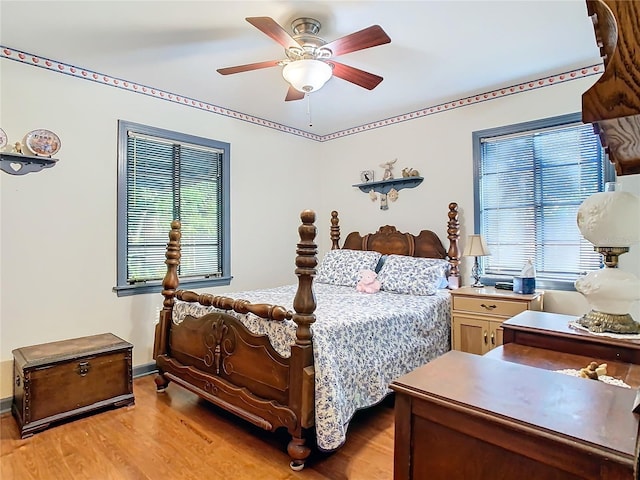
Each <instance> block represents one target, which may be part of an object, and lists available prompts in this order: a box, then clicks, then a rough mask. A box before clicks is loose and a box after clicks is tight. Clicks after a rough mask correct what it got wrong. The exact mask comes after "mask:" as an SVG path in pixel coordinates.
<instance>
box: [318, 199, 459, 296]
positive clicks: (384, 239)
mask: <svg viewBox="0 0 640 480" xmlns="http://www.w3.org/2000/svg"><path fill="white" fill-rule="evenodd" d="M447 216H448V221H447V238H448V239H449V248H448V249H445V247H444V245H443V244H442V241H441V240H440V238H438V236H437V235H436V234H435V233H434V232H432V231H431V230H422V231H421V232H420V233H419V234H418V235H413V234H411V233H403V232H399V231H398V230H397V229H396V227H393V226H391V225H385V226H383V227H380V228H379V229H378V231H377V232H375V233H368V234H366V235H364V236H363V235H360V233H359V232H351V233H349V234H348V235H347V237H346V238H345V240H344V244H343V245H342V247H340V226H339V219H338V212H336V211H333V212H331V249H332V250H335V249H339V248H345V249H349V250H373V251H376V252H380V253H382V254H384V255H390V254H396V255H409V256H412V257H426V258H443V259H446V260H449V263H450V264H451V269H450V272H449V277H450V278H456V279H457V278H458V277H459V275H460V273H459V269H458V265H459V264H460V260H459V258H458V256H459V249H458V239H459V238H460V223H459V221H458V204H457V203H454V202H452V203H450V204H449V211H448V214H447ZM450 285H451V286H452V287H454V286H455V285H456V281H455V280H454V281H453V282H450Z"/></svg>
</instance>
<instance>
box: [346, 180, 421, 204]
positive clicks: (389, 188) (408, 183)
mask: <svg viewBox="0 0 640 480" xmlns="http://www.w3.org/2000/svg"><path fill="white" fill-rule="evenodd" d="M423 180H424V178H422V177H403V178H392V179H389V180H379V181H377V182H363V183H357V184H355V185H352V186H353V187H357V188H359V189H360V191H361V192H364V193H368V194H369V197H370V198H371V200H372V201H375V200H376V193H379V194H380V210H388V209H389V203H388V202H387V197H389V198H388V199H389V200H391V201H392V202H395V201H396V200H397V199H398V195H399V194H398V191H399V190H402V189H403V188H415V187H417V186H418V185H420V184H421V183H422V181H423Z"/></svg>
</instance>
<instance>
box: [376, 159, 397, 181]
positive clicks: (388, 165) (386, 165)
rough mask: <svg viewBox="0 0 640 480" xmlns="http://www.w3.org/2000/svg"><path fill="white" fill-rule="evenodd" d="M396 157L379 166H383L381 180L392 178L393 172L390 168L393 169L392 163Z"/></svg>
mask: <svg viewBox="0 0 640 480" xmlns="http://www.w3.org/2000/svg"><path fill="white" fill-rule="evenodd" d="M397 161H398V159H397V158H396V159H395V160H391V161H390V162H385V163H383V164H381V165H380V166H381V167H382V168H384V173H383V174H382V180H391V179H392V178H393V173H391V170H392V169H393V164H394V163H396V162H397Z"/></svg>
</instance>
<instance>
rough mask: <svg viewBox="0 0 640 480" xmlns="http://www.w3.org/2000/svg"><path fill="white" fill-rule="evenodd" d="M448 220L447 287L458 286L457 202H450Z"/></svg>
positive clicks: (458, 235)
mask: <svg viewBox="0 0 640 480" xmlns="http://www.w3.org/2000/svg"><path fill="white" fill-rule="evenodd" d="M448 216H449V221H448V222H447V238H448V239H449V250H448V251H447V256H448V257H449V263H450V264H451V270H450V271H449V288H458V287H460V270H459V269H458V265H460V257H459V255H460V250H459V248H458V239H459V238H460V222H459V221H458V204H457V203H455V202H451V203H450V204H449V213H448Z"/></svg>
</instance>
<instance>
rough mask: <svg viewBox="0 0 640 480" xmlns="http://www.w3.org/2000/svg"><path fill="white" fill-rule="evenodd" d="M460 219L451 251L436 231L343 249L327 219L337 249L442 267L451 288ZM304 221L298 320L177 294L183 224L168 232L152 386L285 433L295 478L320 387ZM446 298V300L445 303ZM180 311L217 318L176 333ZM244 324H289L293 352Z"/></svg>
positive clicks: (453, 227) (308, 214)
mask: <svg viewBox="0 0 640 480" xmlns="http://www.w3.org/2000/svg"><path fill="white" fill-rule="evenodd" d="M457 209H458V206H457V204H456V203H451V204H449V209H448V214H447V216H448V219H447V227H448V229H447V236H448V240H449V248H448V249H445V248H444V246H443V245H442V242H441V241H440V239H439V238H438V237H437V235H436V234H435V233H433V232H432V231H429V230H423V231H421V232H420V233H419V234H418V235H412V234H408V233H401V232H398V231H397V230H396V229H395V228H394V227H392V226H388V225H387V226H384V227H381V228H380V229H379V230H378V232H376V233H373V234H367V235H364V236H361V235H360V234H359V233H356V232H353V233H350V234H349V235H348V236H347V237H346V239H345V241H344V244H343V246H342V247H340V245H339V243H340V226H339V220H338V214H337V212H335V211H334V212H332V214H331V227H330V238H331V244H332V246H331V249H332V250H338V249H340V248H342V250H369V251H377V252H380V253H382V254H385V255H390V254H397V255H406V256H412V257H424V258H439V259H446V260H448V262H449V264H450V268H449V285H452V286H455V285H457V284H458V280H459V278H458V277H459V271H458V263H459V259H458V254H459V250H458V238H459V222H458V211H457ZM300 218H301V221H302V224H301V225H300V226H299V228H298V232H299V235H300V242H299V243H298V244H297V250H296V252H297V257H296V267H297V268H296V270H295V274H296V276H297V277H298V284H297V289H295V296H294V297H293V300H292V306H293V309H292V310H291V309H287V308H285V307H283V306H279V305H275V304H268V303H258V302H255V301H254V302H250V301H248V300H242V299H234V298H230V297H226V296H214V295H211V294H198V293H196V292H191V291H185V290H178V284H179V280H178V274H177V272H178V265H179V263H180V237H181V233H180V223H179V222H177V221H174V222H172V224H171V231H170V233H169V243H168V245H167V251H166V261H165V263H166V265H167V273H166V275H165V277H164V280H163V291H162V295H163V296H164V302H163V309H162V311H161V312H160V320H159V323H158V324H157V325H156V330H155V344H154V359H155V360H156V364H157V367H158V375H157V376H156V378H155V382H156V385H157V390H158V391H159V392H161V391H164V390H165V388H166V387H167V385H168V384H169V382H170V381H174V382H175V383H177V384H178V385H181V386H182V387H184V388H186V389H188V390H190V391H192V392H194V393H196V394H197V395H199V396H200V397H201V398H204V399H206V400H208V401H210V402H211V403H213V404H215V405H217V406H219V407H221V408H224V409H225V410H227V411H229V412H231V413H233V414H235V415H237V416H239V417H241V418H243V419H244V420H247V421H249V422H251V423H253V424H254V425H257V426H259V427H261V428H263V429H265V430H269V431H275V430H276V429H279V428H286V429H287V431H288V433H289V434H290V435H291V440H290V442H289V444H288V447H287V451H288V454H289V456H290V457H291V468H293V469H294V470H299V469H302V468H303V467H304V463H305V460H306V459H307V457H308V456H309V454H310V452H311V450H310V447H309V445H308V437H313V435H314V425H315V420H316V419H315V408H316V405H315V390H314V384H315V380H316V379H315V369H314V350H313V349H314V343H313V334H312V328H311V326H312V324H313V323H314V322H315V321H316V316H315V314H314V312H315V311H316V306H317V303H316V294H315V290H316V289H317V288H318V287H321V285H318V286H316V287H315V288H314V285H313V281H314V276H315V275H316V266H317V264H318V261H317V258H316V255H317V246H316V244H315V243H314V241H315V236H316V227H315V225H314V222H315V213H314V212H312V211H310V210H305V211H304V212H302V213H301V215H300ZM345 253H349V252H345ZM363 255H368V254H366V253H363ZM353 290H355V289H353ZM381 293H382V292H381ZM360 295H366V294H360ZM445 295H446V297H447V299H448V294H446V293H445ZM368 298H371V297H368ZM448 301H449V300H447V302H448ZM177 303H181V304H183V305H184V304H185V303H187V306H188V307H191V306H193V307H194V308H195V307H198V308H201V307H200V306H204V307H212V308H210V309H209V310H213V311H210V313H206V314H203V315H186V317H184V319H183V320H181V321H180V322H178V323H177V322H176V321H174V307H175V306H176V305H177ZM238 314H240V315H244V314H249V315H253V316H257V317H260V319H258V321H260V322H276V323H282V322H288V323H291V325H293V330H294V332H295V335H293V341H292V344H291V345H290V347H288V348H289V350H290V351H289V356H285V355H282V354H280V353H278V351H276V349H275V348H274V347H273V345H272V342H271V341H270V339H269V337H267V336H266V335H256V334H253V333H251V332H250V331H249V330H248V329H247V328H246V327H245V325H243V323H242V322H241V321H240V320H239V318H238ZM343 316H344V315H343ZM261 319H264V320H261ZM291 321H292V322H295V324H293V323H292V322H291ZM270 325H273V324H270ZM318 325H320V324H318ZM448 328H449V327H448V326H447V329H448ZM318 332H319V331H318ZM319 338H320V337H318V339H319ZM318 341H319V340H318ZM447 348H449V347H447ZM392 353H393V352H392ZM385 387H386V385H385ZM345 428H346V427H345Z"/></svg>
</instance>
